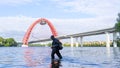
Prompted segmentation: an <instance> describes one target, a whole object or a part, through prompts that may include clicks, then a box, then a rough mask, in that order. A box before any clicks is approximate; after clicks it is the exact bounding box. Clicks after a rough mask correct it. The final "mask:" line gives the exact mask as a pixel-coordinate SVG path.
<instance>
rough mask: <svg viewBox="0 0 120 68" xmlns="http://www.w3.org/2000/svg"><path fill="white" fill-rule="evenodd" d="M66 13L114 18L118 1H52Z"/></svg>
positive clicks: (117, 8) (117, 10) (119, 4)
mask: <svg viewBox="0 0 120 68" xmlns="http://www.w3.org/2000/svg"><path fill="white" fill-rule="evenodd" d="M53 1H54V2H55V3H56V4H58V6H59V7H61V8H64V10H65V11H67V12H82V13H87V14H91V15H96V16H116V15H117V13H119V11H120V8H119V6H120V1H119V0H70V1H68V0H53Z"/></svg>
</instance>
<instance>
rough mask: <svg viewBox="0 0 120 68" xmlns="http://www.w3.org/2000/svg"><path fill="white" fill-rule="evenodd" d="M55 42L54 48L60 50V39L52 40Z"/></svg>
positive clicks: (53, 43)
mask: <svg viewBox="0 0 120 68" xmlns="http://www.w3.org/2000/svg"><path fill="white" fill-rule="evenodd" d="M52 40H53V42H52V48H56V49H58V47H59V44H60V43H61V42H60V41H59V40H58V39H56V38H54V39H52Z"/></svg>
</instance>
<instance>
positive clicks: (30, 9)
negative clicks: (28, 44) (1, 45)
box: [0, 0, 120, 41]
mask: <svg viewBox="0 0 120 68" xmlns="http://www.w3.org/2000/svg"><path fill="white" fill-rule="evenodd" d="M119 6H120V1H119V0H0V36H2V37H5V38H8V37H13V38H15V39H16V40H17V41H21V40H22V38H23V36H24V34H25V32H26V31H27V29H28V28H29V26H30V25H31V24H32V23H33V22H34V21H36V20H37V19H39V18H46V19H48V20H49V21H51V22H52V24H53V25H54V27H55V28H56V30H57V31H58V34H59V35H67V34H74V33H82V32H88V31H94V30H99V29H105V28H111V27H114V24H115V23H116V22H117V21H116V18H117V17H118V13H120V7H119ZM44 29H45V28H44ZM45 33H46V32H45ZM45 35H46V34H45ZM93 39H95V38H93Z"/></svg>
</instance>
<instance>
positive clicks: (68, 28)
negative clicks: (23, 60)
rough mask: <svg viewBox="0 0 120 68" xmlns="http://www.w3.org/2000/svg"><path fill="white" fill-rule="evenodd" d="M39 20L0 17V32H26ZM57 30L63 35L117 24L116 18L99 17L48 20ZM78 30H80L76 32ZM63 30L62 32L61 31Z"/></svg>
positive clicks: (20, 17) (23, 17)
mask: <svg viewBox="0 0 120 68" xmlns="http://www.w3.org/2000/svg"><path fill="white" fill-rule="evenodd" d="M37 19H38V18H32V17H26V16H15V17H0V27H1V29H0V32H2V31H5V30H6V31H26V30H27V29H28V27H29V26H30V25H31V24H32V23H33V22H34V21H35V20H37ZM48 20H50V21H51V22H52V23H53V25H54V26H55V27H56V29H57V30H58V31H60V32H62V31H63V32H62V33H64V34H65V33H71V34H72V33H77V32H85V31H90V30H97V29H102V28H110V27H113V26H114V24H115V23H116V18H114V17H97V18H81V19H55V18H54V19H48ZM76 28H78V30H76ZM61 29H62V30H61Z"/></svg>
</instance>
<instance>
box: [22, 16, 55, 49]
mask: <svg viewBox="0 0 120 68" xmlns="http://www.w3.org/2000/svg"><path fill="white" fill-rule="evenodd" d="M38 23H40V24H41V25H44V24H47V25H48V26H49V28H50V30H51V32H52V34H53V35H54V36H57V31H56V29H55V28H54V26H53V24H52V23H51V22H50V21H49V20H47V19H45V18H40V19H38V20H36V21H35V22H33V23H32V24H31V25H30V27H29V28H28V30H27V32H26V33H25V35H24V37H23V45H22V47H28V40H29V37H30V34H31V32H32V30H33V28H34V26H35V25H36V24H38Z"/></svg>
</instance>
